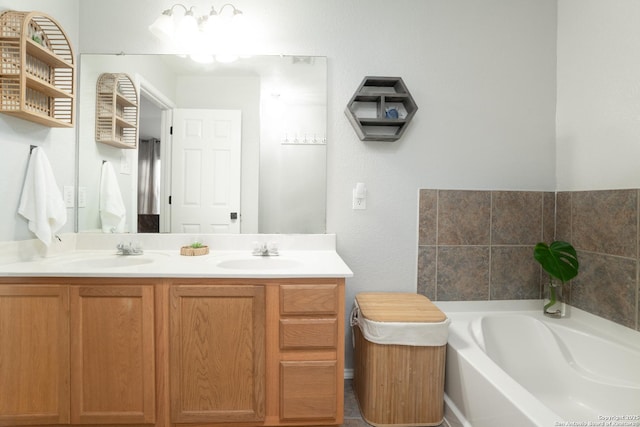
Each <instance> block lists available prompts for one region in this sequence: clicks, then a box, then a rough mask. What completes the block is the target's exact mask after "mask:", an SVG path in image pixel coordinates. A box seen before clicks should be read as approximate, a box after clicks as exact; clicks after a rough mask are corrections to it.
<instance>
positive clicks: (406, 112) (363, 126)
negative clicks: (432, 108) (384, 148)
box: [344, 77, 418, 141]
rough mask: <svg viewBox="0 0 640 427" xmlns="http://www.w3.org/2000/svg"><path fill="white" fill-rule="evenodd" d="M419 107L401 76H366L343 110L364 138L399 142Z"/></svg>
mask: <svg viewBox="0 0 640 427" xmlns="http://www.w3.org/2000/svg"><path fill="white" fill-rule="evenodd" d="M417 110H418V106H417V105H416V103H415V101H414V100H413V98H412V97H411V94H410V93H409V90H408V89H407V86H406V85H405V84H404V82H403V81H402V78H400V77H365V78H364V80H363V81H362V83H361V84H360V86H359V87H358V90H357V91H356V93H355V94H354V95H353V97H352V98H351V100H350V101H349V103H348V104H347V108H346V109H345V110H344V113H345V114H346V115H347V118H348V119H349V121H350V122H351V125H352V126H353V129H354V130H355V131H356V134H358V137H359V138H360V139H361V140H362V141H396V140H398V139H400V137H401V136H402V134H403V133H404V131H405V130H406V128H407V125H408V124H409V122H410V121H411V119H412V118H413V116H414V115H415V113H416V111H417Z"/></svg>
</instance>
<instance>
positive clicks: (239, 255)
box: [0, 236, 353, 278]
mask: <svg viewBox="0 0 640 427" xmlns="http://www.w3.org/2000/svg"><path fill="white" fill-rule="evenodd" d="M260 237H261V236H260ZM73 238H75V236H73ZM129 238H131V237H129ZM146 238H147V239H149V237H146ZM278 238H279V239H280V241H281V242H280V245H279V246H280V250H279V255H277V256H266V257H263V256H253V255H251V247H250V245H248V244H247V242H248V241H250V238H247V237H246V236H245V237H242V238H240V239H239V243H240V244H236V243H235V242H234V243H229V242H225V243H224V244H220V243H218V244H217V245H216V244H212V245H210V253H209V254H207V255H201V256H182V255H180V245H179V244H176V242H175V237H173V238H168V237H165V238H164V240H166V241H167V242H170V243H171V247H172V248H175V249H167V248H166V247H165V246H166V245H164V244H162V242H161V241H162V240H163V238H160V239H159V240H156V241H154V242H153V243H151V242H149V241H147V242H144V243H146V244H145V245H143V250H144V253H143V254H142V255H119V254H117V251H116V249H115V246H113V245H112V243H113V242H111V241H109V242H108V244H107V245H105V244H104V242H98V243H96V244H95V245H91V244H87V242H85V241H74V242H73V244H70V243H69V236H66V237H63V242H64V241H66V243H65V244H64V246H65V248H64V250H58V251H56V250H54V251H49V253H47V254H45V255H44V256H42V255H36V256H34V255H31V256H28V257H20V258H19V259H16V257H15V256H11V257H7V256H5V257H4V259H2V258H0V277H24V276H28V277H152V278H153V277H158V278H160V277H185V278H186V277H207V278H234V277H237V278H296V277H299V278H314V277H316V278H321V277H351V276H353V272H352V271H351V270H350V269H349V267H348V266H347V265H346V264H345V262H344V261H343V260H342V258H340V256H339V255H338V253H337V252H336V251H335V249H334V248H332V243H331V236H329V238H326V237H322V238H320V240H319V241H320V244H310V243H309V242H310V241H309V240H308V239H304V238H302V239H301V238H300V237H296V238H291V237H283V236H279V237H278ZM82 239H83V238H80V240H82ZM183 239H184V238H183ZM216 239H217V238H213V239H212V240H216ZM226 239H228V237H227V238H226ZM232 240H233V239H232ZM186 241H189V240H186ZM230 241H231V240H230ZM333 241H335V239H334V240H333ZM218 242H219V241H218ZM327 242H328V243H327ZM205 243H206V242H205ZM212 243H215V242H212ZM105 246H106V248H105ZM87 247H94V248H95V249H88V248H87ZM146 247H151V249H146ZM239 247H242V249H239ZM245 247H246V248H245ZM107 248H109V249H107ZM216 248H217V249H216ZM5 252H11V251H5Z"/></svg>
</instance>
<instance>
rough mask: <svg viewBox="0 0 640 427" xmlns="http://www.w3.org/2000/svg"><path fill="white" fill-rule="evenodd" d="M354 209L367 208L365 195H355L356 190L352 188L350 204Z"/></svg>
mask: <svg viewBox="0 0 640 427" xmlns="http://www.w3.org/2000/svg"><path fill="white" fill-rule="evenodd" d="M351 207H352V208H353V209H354V210H359V209H367V199H366V198H365V197H356V190H353V201H352V206H351Z"/></svg>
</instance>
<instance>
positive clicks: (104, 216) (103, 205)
mask: <svg viewBox="0 0 640 427" xmlns="http://www.w3.org/2000/svg"><path fill="white" fill-rule="evenodd" d="M126 217H127V210H126V208H125V207H124V202H123V201H122V195H121V193H120V186H119V185H118V178H117V177H116V173H115V171H114V170H113V166H111V163H109V162H103V163H102V176H101V178H100V221H101V223H102V232H103V233H123V232H124V225H125V221H126Z"/></svg>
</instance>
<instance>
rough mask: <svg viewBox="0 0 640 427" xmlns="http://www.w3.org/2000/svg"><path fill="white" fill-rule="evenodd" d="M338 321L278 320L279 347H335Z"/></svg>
mask: <svg viewBox="0 0 640 427" xmlns="http://www.w3.org/2000/svg"><path fill="white" fill-rule="evenodd" d="M337 326H338V321H337V320H336V319H335V318H333V319H282V320H280V349H281V350H296V349H322V348H336V345H337V343H338V327H337Z"/></svg>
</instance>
